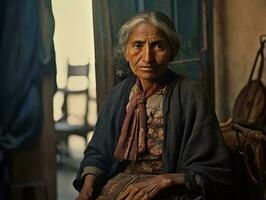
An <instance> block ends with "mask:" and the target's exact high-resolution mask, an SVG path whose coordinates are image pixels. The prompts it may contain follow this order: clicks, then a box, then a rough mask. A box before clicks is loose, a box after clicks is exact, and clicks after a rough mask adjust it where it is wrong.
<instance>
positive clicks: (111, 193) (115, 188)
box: [96, 173, 203, 200]
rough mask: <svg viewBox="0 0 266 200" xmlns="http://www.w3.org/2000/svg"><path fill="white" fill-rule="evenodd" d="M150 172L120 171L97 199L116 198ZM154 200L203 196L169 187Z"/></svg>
mask: <svg viewBox="0 0 266 200" xmlns="http://www.w3.org/2000/svg"><path fill="white" fill-rule="evenodd" d="M151 176H156V175H149V174H127V173H120V174H118V175H117V176H115V177H113V178H112V179H110V180H109V181H108V182H107V183H106V185H105V186H104V187H103V189H102V191H101V193H100V195H99V196H98V198H96V200H116V199H117V198H118V197H119V195H120V193H122V192H123V191H125V190H126V188H127V187H128V186H129V185H131V184H134V183H139V182H141V181H143V180H144V179H145V178H149V177H151ZM153 199H154V200H202V199H203V198H202V196H199V195H193V194H188V193H187V194H186V193H185V192H184V189H182V188H180V190H179V189H178V188H169V189H166V190H164V191H162V192H161V193H159V194H158V195H157V196H156V197H154V198H153Z"/></svg>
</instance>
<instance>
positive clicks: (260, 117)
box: [233, 35, 266, 127]
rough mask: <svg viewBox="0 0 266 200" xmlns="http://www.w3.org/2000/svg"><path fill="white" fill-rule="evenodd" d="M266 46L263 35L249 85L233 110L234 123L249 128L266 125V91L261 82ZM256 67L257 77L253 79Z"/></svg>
mask: <svg viewBox="0 0 266 200" xmlns="http://www.w3.org/2000/svg"><path fill="white" fill-rule="evenodd" d="M265 44H266V36H265V35H262V36H261V37H260V48H259V50H258V52H257V55H256V58H255V62H254V65H253V67H252V70H251V73H250V76H249V80H248V83H247V84H246V85H245V86H244V88H243V89H242V90H241V91H240V94H239V95H238V97H237V99H236V101H235V105H234V108H233V121H234V122H235V123H238V124H241V125H244V126H248V127H258V126H261V125H263V124H266V89H265V86H264V85H263V83H262V81H261V77H262V72H263V68H264V59H265V58H264V49H265ZM256 67H257V77H255V79H253V77H254V72H255V70H256Z"/></svg>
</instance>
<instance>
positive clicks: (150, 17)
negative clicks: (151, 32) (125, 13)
mask: <svg viewBox="0 0 266 200" xmlns="http://www.w3.org/2000/svg"><path fill="white" fill-rule="evenodd" d="M140 23H151V24H152V25H154V26H156V27H157V28H158V29H159V30H160V31H161V32H162V34H163V35H164V37H165V39H166V41H167V43H168V45H169V47H170V52H171V56H170V59H171V60H173V59H174V57H175V55H176V54H177V52H178V50H179V47H180V37H179V35H178V33H177V32H176V29H175V26H174V24H173V22H172V21H171V20H170V19H169V18H168V17H167V16H166V15H165V14H163V13H160V12H157V11H142V12H140V13H137V14H136V15H135V16H133V17H132V18H131V19H130V20H129V21H128V22H126V23H125V24H124V25H123V26H122V27H121V29H120V30H119V32H118V45H119V46H118V48H117V51H118V52H117V53H118V54H120V55H121V54H123V53H124V52H125V50H126V47H127V42H128V37H129V35H130V33H131V31H132V30H133V29H134V28H135V27H136V26H137V25H139V24H140Z"/></svg>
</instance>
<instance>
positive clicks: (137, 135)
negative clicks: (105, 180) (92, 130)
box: [114, 79, 163, 161]
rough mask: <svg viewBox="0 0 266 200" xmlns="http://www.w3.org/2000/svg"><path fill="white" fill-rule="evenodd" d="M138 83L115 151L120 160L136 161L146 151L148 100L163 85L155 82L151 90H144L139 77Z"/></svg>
mask: <svg viewBox="0 0 266 200" xmlns="http://www.w3.org/2000/svg"><path fill="white" fill-rule="evenodd" d="M136 85H137V89H136V93H135V94H134V95H133V97H132V98H131V100H130V101H129V103H128V107H127V113H126V116H125V119H124V122H123V125H122V129H121V133H120V137H119V140H118V144H117V146H116V150H115V153H114V156H115V158H117V159H118V160H134V161H135V160H137V155H138V154H140V153H144V152H145V151H146V149H147V147H146V140H147V135H146V134H147V124H146V123H147V113H146V100H147V98H149V97H150V96H152V95H153V94H155V93H156V92H157V91H159V90H160V89H161V88H162V87H163V85H161V84H153V86H152V87H151V88H150V89H149V90H147V91H144V90H143V88H142V86H141V83H140V81H139V79H137V82H136Z"/></svg>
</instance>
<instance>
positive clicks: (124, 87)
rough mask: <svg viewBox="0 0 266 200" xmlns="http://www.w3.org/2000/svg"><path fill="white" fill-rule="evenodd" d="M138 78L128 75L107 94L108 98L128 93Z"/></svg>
mask: <svg viewBox="0 0 266 200" xmlns="http://www.w3.org/2000/svg"><path fill="white" fill-rule="evenodd" d="M135 81H136V78H135V77H134V76H131V77H128V78H126V79H125V80H123V81H121V82H120V83H118V84H116V85H115V86H114V87H113V88H112V89H111V90H110V92H109V93H108V94H107V97H108V98H115V97H119V96H121V95H126V94H128V93H129V92H130V89H131V87H132V86H133V85H134V83H135Z"/></svg>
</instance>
